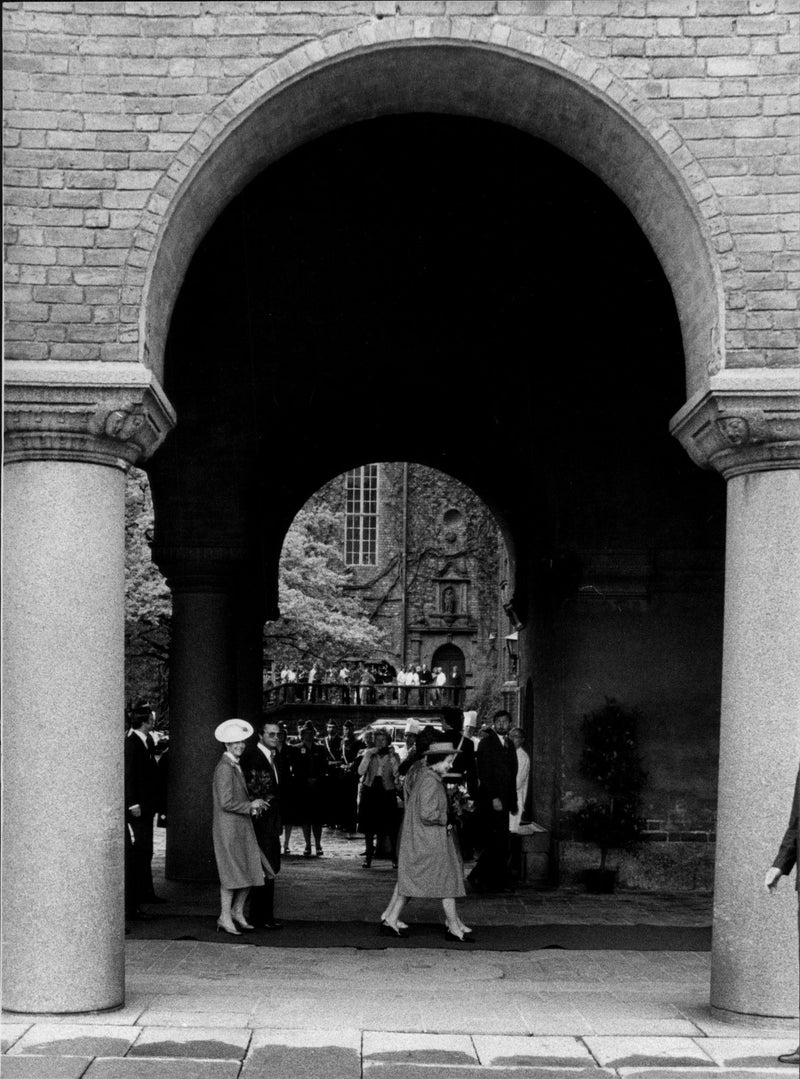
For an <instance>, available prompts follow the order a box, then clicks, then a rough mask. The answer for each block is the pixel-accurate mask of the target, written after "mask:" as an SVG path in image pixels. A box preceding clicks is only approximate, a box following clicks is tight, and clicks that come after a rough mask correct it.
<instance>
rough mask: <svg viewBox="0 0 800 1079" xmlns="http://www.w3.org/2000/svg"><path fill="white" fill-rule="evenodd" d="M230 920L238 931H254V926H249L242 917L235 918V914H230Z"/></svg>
mask: <svg viewBox="0 0 800 1079" xmlns="http://www.w3.org/2000/svg"><path fill="white" fill-rule="evenodd" d="M231 920H232V921H233V922H234V923H235V924H236V925H238V926H239V928H240V929H255V926H254V925H250V923H249V922H248V921H247V920H246V918H245V917H244V915H242V917H241V918H237V916H236V915H235V914H231Z"/></svg>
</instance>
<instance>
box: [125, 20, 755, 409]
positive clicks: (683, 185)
mask: <svg viewBox="0 0 800 1079" xmlns="http://www.w3.org/2000/svg"><path fill="white" fill-rule="evenodd" d="M398 112H438V113H444V114H453V115H472V116H479V117H482V118H485V119H490V120H495V121H498V122H500V123H506V124H509V125H511V126H514V127H516V128H518V129H520V130H523V131H527V132H529V133H530V134H532V135H534V136H536V137H539V138H543V139H544V140H545V141H547V142H550V143H551V144H553V145H555V146H556V147H558V148H559V149H561V150H563V151H564V152H566V153H567V154H569V155H570V156H572V157H573V158H575V159H576V160H578V161H579V162H580V163H581V164H583V165H584V166H586V167H587V168H589V169H591V171H593V172H594V173H596V174H597V175H598V176H599V177H600V178H601V179H602V180H603V181H604V182H605V183H606V184H607V185H608V186H609V187H610V188H611V189H612V190H614V191H615V193H616V194H617V195H618V196H619V197H620V198H621V200H622V201H623V202H624V203H625V204H626V205H627V206H628V208H629V209H630V210H631V212H632V213H633V215H634V217H635V218H636V219H637V221H638V223H639V225H640V227H641V228H642V230H643V232H644V233H645V235H646V236H647V237H648V239H649V241H650V243H651V245H652V247H653V249H654V251H655V252H656V255H657V256H658V258H659V260H660V261H661V264H662V266H663V268H664V271H665V274H666V276H667V278H668V280H669V282H670V285H671V287H672V291H673V295H674V298H675V303H676V308H677V310H678V315H679V318H680V322H681V329H682V334H683V343H684V354H685V357H686V383H687V394H689V395H690V394H692V393H694V392H696V391H697V390H698V389H701V388H703V387H704V386H705V385H706V384H707V379H708V376H709V374H713V373H715V372H717V371H718V370H720V369H721V368H722V367H723V366H724V320H725V299H726V294H727V295H728V296H730V293H731V292H732V291H733V290H735V289H736V288H737V287H738V286H739V282H738V279H737V275H738V265H737V263H736V259H735V258H734V257H733V256H732V250H733V243H732V240H731V238H730V236H729V234H728V231H727V226H726V224H725V219H724V217H723V214H722V211H721V209H720V206H719V204H718V201H717V199H716V196H715V194H714V191H713V189H712V187H711V185H710V184H709V183H708V181H707V179H706V177H705V175H704V173H703V170H702V168H701V167H700V165H699V164H698V163H697V161H696V160H695V159H694V158H693V156H692V155H691V153H690V151H689V150H688V148H687V146H686V145H685V143H684V142H683V140H682V139H681V138H680V136H679V135H678V134H677V132H676V131H675V129H674V128H673V127H672V126H671V125H670V124H669V123H668V122H667V121H666V120H665V119H664V118H663V117H662V116H660V115H659V114H658V112H657V110H656V109H655V108H653V107H652V106H651V105H649V104H647V103H646V102H643V101H641V100H640V99H638V98H637V97H636V96H635V95H634V94H633V93H631V91H630V90H629V89H628V87H627V86H626V85H625V83H624V82H623V81H621V80H619V79H617V78H616V77H615V76H614V75H612V73H611V72H610V71H608V70H607V69H605V68H603V67H602V65H600V64H599V63H597V62H596V61H595V60H593V59H591V58H589V57H587V56H585V55H584V54H582V53H580V52H578V51H577V50H575V49H573V48H571V47H569V46H568V45H565V44H564V43H563V42H559V41H554V40H551V39H548V38H545V37H541V36H537V35H534V34H527V33H522V32H520V31H516V30H512V29H511V28H510V27H508V26H503V25H498V24H496V25H494V26H492V27H489V26H487V25H485V23H484V22H483V21H482V20H480V19H477V18H475V19H473V18H467V17H454V18H450V19H407V18H397V19H386V20H372V21H369V22H365V23H364V24H363V25H361V26H359V27H358V28H356V29H353V30H348V31H346V32H344V33H341V34H334V35H331V36H330V37H327V38H324V39H322V40H320V41H315V42H312V43H310V44H308V45H304V46H302V47H301V48H298V49H297V50H295V51H294V52H292V53H290V54H289V55H287V56H285V57H283V58H282V59H280V60H278V61H276V62H274V63H271V64H269V65H267V66H266V67H264V68H263V69H262V70H261V71H259V72H258V73H257V74H256V75H254V76H253V77H252V78H250V79H249V80H248V81H247V82H245V83H244V84H243V85H242V86H240V87H239V88H238V89H237V90H235V91H234V92H233V93H232V94H231V95H230V96H229V97H228V98H227V99H226V100H225V101H224V102H223V103H222V104H220V105H219V106H218V107H217V108H216V109H215V110H214V111H213V112H212V113H210V114H209V116H208V117H207V118H206V119H205V120H204V121H203V123H202V124H201V125H200V126H199V127H198V129H197V130H196V131H195V133H194V134H193V135H192V137H191V138H190V139H189V140H188V142H187V143H186V145H185V146H184V147H183V148H182V149H181V151H180V152H179V153H178V154H177V156H176V157H175V159H174V161H173V163H172V165H171V166H170V168H169V169H168V170H167V171H166V173H165V174H164V176H163V177H162V178H161V180H160V182H159V184H158V185H157V187H156V188H155V190H154V192H153V194H152V195H151V197H150V200H149V202H148V205H147V207H146V209H145V211H144V214H143V217H142V221H141V223H140V227H139V229H138V230H137V235H136V237H135V240H134V244H133V245H132V249H131V253H130V256H129V259H128V263H127V265H126V285H127V286H128V295H129V296H132V295H133V294H135V293H138V294H139V295H140V296H141V301H142V302H141V323H140V330H139V349H140V359H141V361H142V362H143V363H144V364H145V366H147V367H151V368H153V369H154V370H155V371H156V373H157V375H161V374H162V371H163V362H164V346H165V342H166V335H167V329H168V326H169V320H170V317H171V313H172V307H173V305H174V302H175V299H176V297H177V294H178V291H179V289H180V287H181V284H182V282H183V278H184V275H185V272H186V269H187V267H188V265H189V262H190V261H191V258H192V255H193V254H194V251H195V250H196V248H197V246H198V244H199V242H200V240H201V239H202V237H203V236H204V235H205V233H206V232H207V231H208V229H209V228H210V226H211V224H212V223H213V221H214V220H215V218H216V217H217V216H218V214H219V213H220V211H221V210H222V209H223V207H224V206H225V205H226V204H227V203H228V202H229V201H230V200H231V199H232V198H233V197H234V196H235V195H236V194H237V193H238V192H239V191H241V190H242V189H243V188H244V187H245V186H246V184H247V183H248V182H249V181H250V180H252V179H253V178H254V177H255V176H256V175H257V174H258V173H259V172H261V171H263V169H265V168H266V167H267V166H268V165H270V164H271V163H272V162H274V161H276V160H277V159H279V158H280V157H282V156H284V155H285V154H286V153H288V152H289V151H291V150H292V149H294V148H296V147H297V146H299V145H301V144H303V143H304V142H307V141H309V140H311V139H313V138H315V137H317V136H319V135H321V134H324V133H326V132H328V131H330V130H333V129H335V128H337V127H341V126H345V125H347V124H351V123H354V122H357V121H359V120H364V119H369V118H373V117H378V116H383V115H389V114H392V113H398ZM534 227H535V226H534ZM723 257H724V258H725V259H726V265H725V270H724V274H725V277H724V280H723V271H722V270H721V269H720V267H719V262H720V260H721V259H722V258H723Z"/></svg>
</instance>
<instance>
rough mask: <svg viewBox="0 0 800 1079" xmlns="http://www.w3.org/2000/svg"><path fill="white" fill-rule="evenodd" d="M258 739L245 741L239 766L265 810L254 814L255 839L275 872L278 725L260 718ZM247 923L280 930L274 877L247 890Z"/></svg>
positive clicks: (280, 777) (280, 784)
mask: <svg viewBox="0 0 800 1079" xmlns="http://www.w3.org/2000/svg"><path fill="white" fill-rule="evenodd" d="M256 730H257V732H258V741H257V742H256V743H255V744H252V743H250V744H248V746H247V748H246V749H245V751H244V753H243V754H242V757H241V760H240V762H239V763H240V765H241V768H242V773H243V775H244V780H245V783H246V784H247V793H248V794H249V796H250V797H251V798H263V799H264V801H265V802H266V803H267V809H265V810H264V812H263V813H261V814H260V815H259V816H257V817H253V828H254V829H255V833H256V840H257V841H258V845H259V847H260V848H261V850H262V851H263V852H264V854H265V855H266V858H267V861H268V862H269V864H270V865H271V866H272V869H273V871H274V873H275V874H276V875H277V873H278V872H279V870H280V868H281V838H280V837H281V831H282V830H283V825H282V821H281V794H282V790H283V789H285V785H286V780H287V778H288V776H287V770H286V767H287V766H286V763H285V754H282V753H278V724H277V723H274V722H273V721H272V720H269V719H266V718H263V717H262V719H261V721H260V723H258V725H257V727H256ZM248 917H249V921H250V925H252V926H253V928H254V929H282V928H283V924H282V923H281V922H279V921H277V920H276V918H275V878H274V877H271V878H270V877H266V876H265V879H264V883H263V884H262V885H261V886H260V887H258V888H252V889H251V890H250V910H249V914H248Z"/></svg>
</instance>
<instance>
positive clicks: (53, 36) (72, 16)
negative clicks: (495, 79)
mask: <svg viewBox="0 0 800 1079" xmlns="http://www.w3.org/2000/svg"><path fill="white" fill-rule="evenodd" d="M3 7H4V12H3V14H4V42H3V45H4V52H5V61H4V79H5V95H4V107H5V113H6V126H5V139H6V171H5V183H6V204H7V210H6V243H7V248H6V252H7V253H6V260H7V269H6V282H7V288H6V301H7V323H6V354H7V357H8V358H12V359H32V360H45V359H48V358H52V359H62V360H96V359H103V360H111V361H114V360H136V359H137V358H139V357H140V348H141V341H140V326H139V319H140V305H141V298H142V294H143V293H142V283H143V280H144V267H145V266H146V264H147V262H148V258H149V250H150V248H151V247H152V232H153V230H154V229H157V228H158V227H159V216H158V215H159V214H160V213H163V212H165V211H166V209H167V199H166V197H162V196H161V195H160V194H159V195H158V196H157V197H153V193H154V191H155V189H156V187H157V186H158V185H159V183H160V182H162V181H163V179H164V177H165V175H166V173H167V170H168V169H170V170H172V171H171V176H181V175H184V174H185V173H186V172H187V171H188V170H189V168H190V167H191V161H192V155H193V154H195V153H196V145H193V143H192V139H193V135H195V140H196V144H197V145H199V142H197V140H198V136H197V135H196V134H195V133H196V132H197V130H198V128H200V126H201V125H202V124H203V123H204V122H206V123H207V121H208V118H209V116H210V114H211V113H212V111H213V110H214V109H215V108H218V107H219V106H220V105H222V104H223V103H224V102H226V100H231V101H233V100H234V99H229V95H231V94H232V93H234V91H236V90H237V88H240V87H242V86H243V84H245V83H246V81H247V80H248V79H250V78H251V77H252V76H254V75H255V74H256V73H258V72H259V71H261V70H262V69H264V68H265V66H266V65H270V64H272V63H273V62H275V61H279V63H278V64H277V65H276V66H275V72H276V74H275V76H274V81H277V80H278V79H279V78H287V77H289V76H291V74H292V71H293V64H294V61H293V59H292V58H293V57H295V56H296V55H297V53H296V50H298V48H301V47H307V48H308V49H310V50H311V51H310V52H308V53H307V54H306V55H308V56H311V57H312V58H313V57H314V56H318V58H320V59H322V58H324V57H325V55H326V54H325V51H324V48H323V45H324V43H325V42H327V41H329V40H330V35H336V34H341V33H342V32H345V33H346V32H347V31H355V29H356V28H362V27H364V26H365V25H369V26H373V27H374V26H378V25H379V24H382V25H383V28H384V29H383V30H381V32H382V33H384V32H385V28H386V25H387V24H389V23H392V24H397V26H398V27H401V26H402V25H406V24H409V23H410V22H411V23H413V26H412V28H411V32H413V34H415V35H417V36H420V37H431V36H433V37H436V36H441V37H444V38H447V37H450V36H452V37H459V38H462V39H463V37H464V36H472V37H475V38H476V39H480V40H484V41H486V40H489V38H490V36H491V35H492V34H495V35H496V40H497V41H498V42H500V43H502V42H504V41H509V40H511V39H509V37H508V36H507V34H506V31H505V29H502V28H509V27H510V28H511V30H512V31H513V32H517V33H522V34H529V35H540V36H543V37H544V38H545V39H547V42H548V43H551V53H552V56H553V57H557V56H558V55H559V52H558V48H555V49H553V48H552V44H555V45H556V46H557V45H558V44H559V43H564V46H565V47H569V48H570V49H572V50H575V51H576V52H577V53H578V54H579V55H583V56H586V57H587V58H591V59H592V61H593V64H592V65H590V69H591V71H593V72H594V73H595V75H594V79H595V83H598V81H599V82H608V79H609V78H610V77H612V76H613V77H614V78H617V79H620V80H623V82H624V84H625V86H626V87H628V88H629V89H630V91H632V93H633V94H634V95H636V97H637V98H638V99H640V100H642V101H644V102H648V103H649V104H650V106H652V108H653V109H655V110H656V113H657V115H658V116H659V117H662V118H663V119H664V120H665V121H667V122H668V123H669V124H671V125H672V129H673V130H674V131H675V132H677V135H678V136H679V137H680V139H682V140H684V143H685V147H686V149H687V151H688V158H687V165H686V167H687V173H688V170H689V169H690V168H691V170H692V172H691V175H692V176H693V183H694V184H695V187H694V188H693V190H696V192H697V198H698V200H700V201H703V202H705V201H706V200H707V199H710V198H713V199H715V200H717V201H718V204H719V207H720V208H721V211H722V212H721V214H715V215H714V216H713V217H712V219H711V224H710V226H709V227H710V231H711V232H712V233H713V234H714V235H715V236H717V238H718V239H717V242H716V245H715V246H716V249H717V259H718V266H719V268H720V270H721V272H723V274H727V277H726V293H727V295H726V300H727V308H728V311H727V322H726V342H725V343H726V348H727V356H728V362H737V361H736V356H737V355H738V356H739V360H738V362H739V363H740V364H741V365H758V364H767V365H781V364H795V363H796V362H797V351H796V349H797V345H798V284H800V281H799V277H800V275H799V274H798V232H799V231H800V230H799V228H798V226H799V224H800V221H799V218H800V215H798V205H797V204H798V186H799V178H800V168H799V167H798V156H797V155H798V40H799V39H800V0H469V2H461V0H422V2H404V0H388V2H387V0H376V2H374V3H372V2H360V0H341V2H336V3H332V2H330V3H326V2H313V0H306V2H303V0H282V2H280V3H277V2H270V3H268V2H241V3H236V4H232V3H228V2H224V3H223V2H199V0H198V2H181V3H161V2H117V3H6V4H4V6H3ZM498 27H499V28H501V29H497V28H498ZM376 32H377V31H376ZM356 44H357V42H356ZM534 44H535V43H534ZM343 47H344V46H343V45H342V44H341V42H339V43H337V44H336V45H335V46H334V48H335V49H340V48H343ZM537 47H538V46H537ZM281 64H282V65H283V66H281ZM587 70H588V69H587ZM598 73H599V74H598ZM605 73H608V74H605ZM617 96H619V95H617ZM231 109H233V106H231ZM204 138H207V136H206V135H204ZM676 156H678V154H677V152H676ZM698 167H699V171H698ZM706 181H707V183H708V185H710V186H706ZM159 190H161V188H160V189H159ZM146 207H147V208H148V209H149V214H148V215H145V213H144V211H145V208H146ZM657 211H658V208H657V207H656V208H655V212H657ZM723 233H724V239H722V240H720V239H719V237H720V235H722V234H723ZM126 266H127V272H126ZM686 272H687V273H691V272H692V267H691V266H687V267H686Z"/></svg>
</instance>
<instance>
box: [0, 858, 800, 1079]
mask: <svg viewBox="0 0 800 1079" xmlns="http://www.w3.org/2000/svg"><path fill="white" fill-rule="evenodd" d="M301 843H302V841H301ZM324 843H325V848H326V853H325V855H324V856H323V858H320V859H308V860H306V859H303V858H302V857H300V858H297V859H295V858H289V859H288V860H287V863H286V865H285V866H284V870H283V873H282V874H281V883H280V885H279V887H280V889H281V896H282V901H283V904H284V906H283V908H282V912H283V913H284V914H285V916H287V917H290V916H291V917H294V916H297V917H299V916H300V914H299V913H298V912H302V916H303V917H312V916H313V913H314V912H316V916H317V917H318V918H321V920H326V919H330V918H331V911H330V909H327V908H326V907H325V904H327V903H329V902H330V903H331V904H333V905H334V907H336V909H338V911H339V916H340V917H341V916H342V912H344V913H345V914H346V915H347V916H348V917H356V916H358V919H359V920H363V921H367V920H369V919H371V918H373V917H375V915H376V914H377V913H379V911H380V903H381V901H382V900H385V897H386V895H387V894H388V892H389V891H390V890H391V885H392V884H393V880H394V875H393V874H392V872H391V869H390V868H389V866H388V863H387V864H386V866H385V867H384V866H383V865H382V864H381V863H378V866H377V867H376V868H375V869H373V870H370V871H369V872H367V871H361V870H360V851H361V849H362V847H361V845H360V844H359V842H358V841H349V842H348V841H346V840H335V839H334V838H333V837H332V836H328V837H326V839H325V840H324ZM337 844H339V845H341V846H343V847H345V850H343V851H342V852H341V856H340V857H334V855H335V854H339V853H340V852H339V850H338V849H337ZM350 852H352V853H350ZM353 859H358V862H357V863H356V864H355V865H354V864H353ZM295 863H296V864H295ZM348 863H349V864H348ZM161 864H162V862H161V861H160V858H159V859H157V862H156V866H157V873H156V877H157V880H159V871H158V867H159V866H160V865H161ZM355 870H358V873H359V875H358V876H356V874H355ZM354 879H357V880H358V881H359V885H358V887H356V886H355V885H354ZM348 881H349V885H348V883H347V882H348ZM361 881H364V883H363V884H362V883H361ZM320 885H321V886H320ZM159 887H160V888H161V890H162V891H163V892H164V893H165V894H167V895H170V894H171V899H170V903H171V905H172V903H173V902H175V903H183V904H185V906H186V907H187V909H191V910H196V909H202V910H204V911H205V910H206V908H207V907H208V904H209V903H213V902H214V898H215V897H214V895H213V890H206V891H205V892H204V891H203V890H197V889H195V890H194V892H193V893H192V895H191V896H189V895H187V893H186V890H184V892H183V893H181V892H180V890H176V889H175V888H174V886H173V885H171V884H169V883H165V882H163V880H159ZM348 889H349V891H348ZM512 901H516V905H515V906H514V911H515V916H517V917H524V918H528V919H536V918H543V919H545V920H547V921H553V920H556V919H557V918H558V917H563V918H565V919H574V920H576V921H577V920H584V921H593V922H596V921H597V920H598V919H607V920H608V921H609V923H611V922H615V923H616V924H626V920H627V922H631V921H632V920H633V921H642V920H644V921H648V919H649V920H650V924H662V925H663V924H669V925H673V924H691V925H694V924H707V921H708V918H709V916H710V912H709V901H708V897H702V896H701V897H697V896H666V895H662V896H641V895H639V896H637V895H633V894H623V895H621V896H615V897H606V896H603V897H587V896H578V895H565V894H563V893H538V894H537V893H536V892H534V891H533V890H532V889H531V890H523V891H522V892H521V893H520V894H518V895H515V896H511V897H509V898H508V900H505V901H504V903H505V902H508V903H511V902H512ZM304 904H307V906H305V905H304ZM468 904H473V911H474V912H475V913H476V914H480V916H481V919H482V920H483V924H491V918H493V917H495V916H498V917H499V916H500V914H498V913H497V912H496V911H493V910H492V909H490V907H491V904H490V903H488V902H487V897H471V898H469V899H468V900H466V901H465V903H464V908H463V910H464V913H465V915H466V910H467V905H468ZM287 906H288V907H290V908H291V911H290V912H289V911H287V909H286V908H287ZM212 909H213V908H212ZM501 914H502V917H503V919H504V920H505V919H506V918H507V917H508V913H507V911H506V910H503V911H502V912H501ZM473 920H476V919H473ZM240 943H241V942H239V941H238V940H232V939H225V940H224V941H223V940H222V938H220V943H203V942H197V941H188V940H187V941H163V940H147V941H144V940H130V941H129V942H128V944H127V946H126V956H127V987H126V1002H125V1007H124V1008H122V1009H120V1010H119V1011H116V1012H105V1013H102V1014H94V1015H88V1016H85V1015H82V1016H45V1015H25V1016H23V1015H16V1014H10V1013H6V1014H4V1016H3V1021H2V1034H3V1056H2V1058H0V1074H2V1079H17V1077H26V1079H27V1077H33V1079H54V1077H58V1079H79V1077H84V1079H566V1077H574V1079H594V1077H598V1079H599V1077H602V1076H620V1077H625V1079H627V1077H635V1079H678V1077H688V1076H692V1077H694V1079H745V1077H755V1076H779V1075H782V1076H790V1075H796V1070H795V1069H794V1068H792V1067H790V1066H785V1065H781V1064H779V1063H778V1062H777V1056H778V1054H779V1053H783V1052H787V1051H788V1050H790V1049H792V1048H794V1046H795V1045H796V1043H797V1038H798V1032H797V1029H796V1027H794V1028H792V1027H788V1028H787V1027H784V1028H783V1029H769V1028H766V1027H759V1026H748V1025H747V1024H728V1023H721V1022H718V1021H717V1020H715V1019H714V1018H712V1016H711V1014H710V1010H709V1007H708V999H709V964H710V956H709V954H708V953H707V952H687V951H681V952H676V951H647V952H639V951H549V950H540V951H531V952H502V951H499V952H498V951H493V952H487V951H480V950H475V949H468V948H464V949H463V950H448V951H432V950H428V949H424V948H422V949H416V950H403V949H402V948H397V949H392V950H387V951H369V950H362V949H359V948H323V949H319V948H318V949H316V950H311V949H303V948H300V949H298V948H293V949H290V948H284V947H279V946H275V947H269V948H253V947H241V946H239V945H240Z"/></svg>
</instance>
